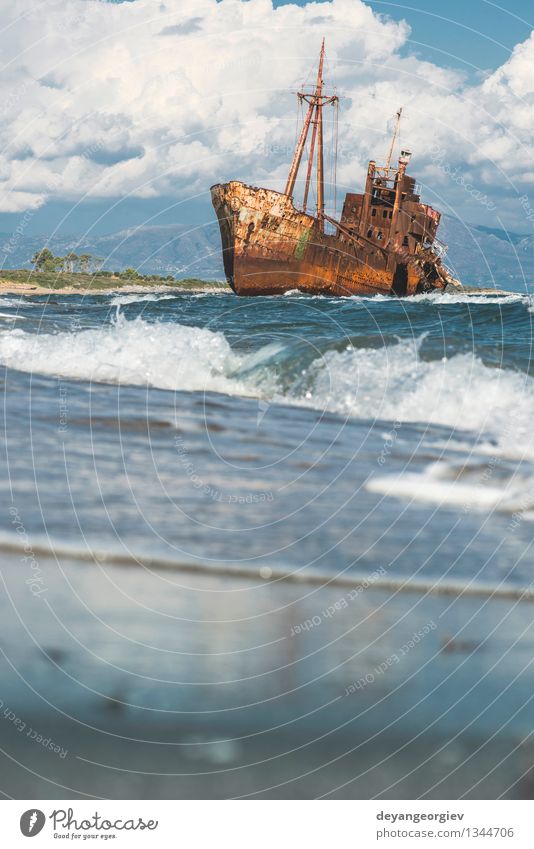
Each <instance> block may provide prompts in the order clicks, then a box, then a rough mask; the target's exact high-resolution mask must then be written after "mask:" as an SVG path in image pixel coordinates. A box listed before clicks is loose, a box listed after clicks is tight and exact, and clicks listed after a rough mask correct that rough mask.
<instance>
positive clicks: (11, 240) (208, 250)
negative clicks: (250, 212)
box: [0, 216, 534, 291]
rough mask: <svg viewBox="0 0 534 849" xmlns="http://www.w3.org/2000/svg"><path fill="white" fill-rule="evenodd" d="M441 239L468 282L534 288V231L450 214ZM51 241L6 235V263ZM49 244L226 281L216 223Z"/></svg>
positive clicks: (120, 263) (0, 246) (112, 265)
mask: <svg viewBox="0 0 534 849" xmlns="http://www.w3.org/2000/svg"><path fill="white" fill-rule="evenodd" d="M440 237H441V239H442V241H444V242H445V243H446V244H448V246H449V251H448V254H447V260H446V261H447V264H448V265H449V266H450V267H451V269H452V270H453V272H454V273H455V275H456V276H457V277H459V279H460V280H462V282H464V283H465V284H468V285H481V286H497V287H498V288H503V289H517V290H520V291H525V288H526V289H527V290H529V291H534V233H532V234H531V235H525V234H521V233H505V232H504V231H502V230H497V229H494V228H488V227H484V226H477V225H466V224H464V223H462V222H461V221H459V220H458V219H456V218H452V217H449V216H446V217H444V218H443V220H442V224H441V227H440ZM46 243H47V239H46V236H20V237H16V238H15V237H13V236H12V235H11V234H5V233H4V234H0V263H1V264H2V267H4V268H29V267H30V262H29V258H30V257H31V256H32V255H33V254H34V253H35V251H37V250H39V248H41V247H43V245H45V244H46ZM8 247H9V248H10V250H9V252H7V251H6V248H8ZM49 247H50V249H51V250H52V251H53V252H54V253H55V254H57V255H61V256H63V255H64V254H66V253H68V252H69V251H75V252H76V253H78V254H80V253H90V254H93V255H94V256H99V257H102V258H103V259H104V260H105V261H104V265H103V268H104V269H107V270H109V271H112V270H119V271H120V270H122V269H124V268H127V267H129V266H131V267H133V268H136V269H137V270H138V271H139V272H141V273H142V274H173V275H174V276H176V277H179V278H182V277H200V278H203V279H205V280H223V279H224V272H223V267H222V260H221V254H220V239H219V229H218V225H217V223H216V222H212V223H209V224H207V225H205V226H196V227H191V226H187V225H185V224H176V225H168V226H146V227H137V228H134V227H132V228H129V229H128V230H121V231H119V232H118V233H111V234H109V235H107V236H100V237H98V238H94V239H86V240H80V238H79V237H77V236H70V237H63V238H59V239H51V240H50V243H49Z"/></svg>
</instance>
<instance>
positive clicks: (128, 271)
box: [120, 268, 141, 280]
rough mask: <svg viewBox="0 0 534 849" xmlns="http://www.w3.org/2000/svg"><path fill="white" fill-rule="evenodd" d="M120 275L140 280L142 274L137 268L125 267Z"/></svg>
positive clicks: (128, 278)
mask: <svg viewBox="0 0 534 849" xmlns="http://www.w3.org/2000/svg"><path fill="white" fill-rule="evenodd" d="M120 276H121V277H125V278H126V279H127V280H138V279H139V277H140V276H141V275H140V274H139V272H138V271H136V270H135V268H125V269H124V271H121V273H120Z"/></svg>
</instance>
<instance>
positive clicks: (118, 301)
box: [109, 292, 175, 307]
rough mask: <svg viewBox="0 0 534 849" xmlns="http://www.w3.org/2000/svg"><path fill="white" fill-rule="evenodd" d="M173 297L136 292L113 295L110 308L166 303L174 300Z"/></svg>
mask: <svg viewBox="0 0 534 849" xmlns="http://www.w3.org/2000/svg"><path fill="white" fill-rule="evenodd" d="M174 297H175V296H174V295H156V294H142V293H141V294H140V293H138V292H136V293H131V294H129V295H114V296H113V297H112V299H111V301H110V302H109V303H110V306H112V307H122V306H126V305H127V304H140V303H144V302H145V301H146V302H153V301H168V300H169V298H174Z"/></svg>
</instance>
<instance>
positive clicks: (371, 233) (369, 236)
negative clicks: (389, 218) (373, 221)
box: [367, 227, 373, 239]
mask: <svg viewBox="0 0 534 849" xmlns="http://www.w3.org/2000/svg"><path fill="white" fill-rule="evenodd" d="M372 235H373V228H372V227H369V229H368V231H367V238H368V239H370V238H372Z"/></svg>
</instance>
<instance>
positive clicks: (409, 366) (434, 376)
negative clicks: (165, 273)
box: [0, 314, 534, 457]
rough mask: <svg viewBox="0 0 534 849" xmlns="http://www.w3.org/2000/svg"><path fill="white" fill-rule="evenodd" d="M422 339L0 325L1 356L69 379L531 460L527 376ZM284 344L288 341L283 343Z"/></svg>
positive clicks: (169, 327) (531, 397)
mask: <svg viewBox="0 0 534 849" xmlns="http://www.w3.org/2000/svg"><path fill="white" fill-rule="evenodd" d="M420 344H421V338H420V339H419V340H416V341H415V342H407V341H402V342H401V341H399V342H396V343H393V344H388V345H386V346H384V347H380V348H357V347H354V346H352V345H350V346H348V347H345V348H344V349H343V350H335V349H330V350H326V351H325V352H324V353H323V354H322V355H319V356H318V355H317V349H312V348H311V347H310V346H306V345H304V346H303V345H302V344H300V347H299V345H298V344H295V343H287V344H285V345H284V344H283V343H281V342H275V343H271V344H269V345H266V346H264V347H262V348H260V349H259V350H258V351H255V352H253V353H242V352H238V351H236V350H234V349H233V348H232V347H231V346H230V344H229V342H228V340H227V338H226V337H225V336H224V334H223V333H222V332H214V331H211V330H208V329H203V328H198V327H188V326H184V325H180V324H174V323H170V322H169V323H166V322H161V323H150V322H146V321H144V320H143V319H141V318H137V319H136V320H134V321H127V320H126V319H125V318H124V316H122V315H120V314H119V315H118V317H117V319H116V321H115V322H114V323H113V324H111V325H107V326H105V327H99V328H95V329H85V330H80V331H78V332H58V333H50V334H39V335H38V334H34V333H28V332H25V331H23V330H21V329H18V328H13V329H7V328H6V329H5V330H4V331H2V332H0V361H1V362H2V363H3V364H4V365H5V366H8V367H9V368H13V369H18V370H20V371H25V372H37V373H39V374H44V375H51V376H59V377H63V378H73V379H78V380H86V381H95V382H108V383H110V382H111V383H122V384H134V385H150V386H154V387H158V388H161V389H167V390H186V391H212V392H222V393H226V394H229V395H244V396H256V397H258V396H259V397H262V398H265V399H268V400H270V401H274V402H281V403H284V404H288V403H289V404H294V405H298V406H306V407H310V408H314V409H320V410H327V411H330V412H333V413H338V414H341V415H343V416H349V417H356V418H361V419H382V420H390V421H395V420H398V421H401V422H424V423H426V422H428V423H433V424H441V425H447V426H451V427H453V428H461V429H462V430H464V431H465V430H471V431H475V432H477V433H479V434H480V433H483V434H489V435H492V436H493V437H494V438H495V439H497V442H498V445H499V448H500V449H501V450H503V451H506V452H507V453H508V454H511V456H518V455H519V456H530V457H534V437H533V435H532V427H531V423H532V420H533V419H534V380H533V379H532V378H531V377H529V376H528V375H526V374H525V373H523V372H520V371H512V370H506V369H501V368H490V367H488V366H486V365H484V364H483V363H482V362H481V361H480V360H479V359H478V358H477V357H476V356H475V355H474V354H471V353H462V354H456V355H454V356H452V357H450V358H448V359H446V358H444V359H443V360H431V361H428V360H423V359H421V357H420V355H419V347H420ZM291 345H293V347H291Z"/></svg>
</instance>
